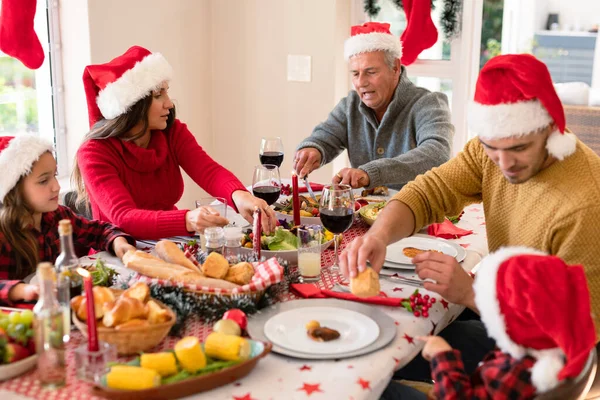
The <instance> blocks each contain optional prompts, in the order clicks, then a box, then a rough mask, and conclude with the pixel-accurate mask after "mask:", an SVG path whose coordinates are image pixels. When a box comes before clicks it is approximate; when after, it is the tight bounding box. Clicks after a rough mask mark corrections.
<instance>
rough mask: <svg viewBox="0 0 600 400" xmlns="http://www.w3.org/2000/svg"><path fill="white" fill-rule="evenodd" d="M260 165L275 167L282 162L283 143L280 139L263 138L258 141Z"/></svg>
mask: <svg viewBox="0 0 600 400" xmlns="http://www.w3.org/2000/svg"><path fill="white" fill-rule="evenodd" d="M259 158H260V163H261V164H263V165H265V164H272V165H277V167H281V163H282V162H283V142H282V141H281V138H280V137H264V138H262V139H261V141H260V153H259Z"/></svg>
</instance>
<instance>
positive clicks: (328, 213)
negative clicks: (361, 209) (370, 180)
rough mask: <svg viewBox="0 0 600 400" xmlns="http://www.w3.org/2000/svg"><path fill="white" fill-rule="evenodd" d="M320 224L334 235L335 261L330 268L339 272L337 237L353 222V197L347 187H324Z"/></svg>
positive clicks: (320, 206)
mask: <svg viewBox="0 0 600 400" xmlns="http://www.w3.org/2000/svg"><path fill="white" fill-rule="evenodd" d="M319 213H320V215H321V223H322V224H323V226H324V227H325V228H327V230H329V231H330V232H332V233H333V234H334V239H333V242H334V244H335V250H334V251H335V261H334V263H333V265H332V266H331V269H332V270H333V271H339V270H340V267H339V265H338V236H339V235H340V233H344V232H346V231H347V230H348V229H350V227H351V226H352V221H354V196H353V195H352V187H350V186H349V185H341V184H339V185H326V186H325V187H324V188H323V192H322V194H321V200H320V201H319Z"/></svg>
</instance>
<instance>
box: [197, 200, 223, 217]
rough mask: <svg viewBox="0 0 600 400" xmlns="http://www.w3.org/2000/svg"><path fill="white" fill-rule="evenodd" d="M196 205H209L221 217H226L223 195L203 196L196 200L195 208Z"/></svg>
mask: <svg viewBox="0 0 600 400" xmlns="http://www.w3.org/2000/svg"><path fill="white" fill-rule="evenodd" d="M198 207H210V208H212V209H213V210H215V211H216V212H218V213H219V215H220V216H221V217H223V218H227V200H225V199H224V198H223V197H203V198H201V199H200V200H196V208H198Z"/></svg>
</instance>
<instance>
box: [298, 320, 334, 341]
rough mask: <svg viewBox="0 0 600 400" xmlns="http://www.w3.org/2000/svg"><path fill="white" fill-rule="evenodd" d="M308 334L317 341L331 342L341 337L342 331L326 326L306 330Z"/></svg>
mask: <svg viewBox="0 0 600 400" xmlns="http://www.w3.org/2000/svg"><path fill="white" fill-rule="evenodd" d="M314 322H316V321H314ZM317 323H318V322H317ZM306 334H307V335H308V337H309V338H311V339H312V340H314V341H316V342H329V341H331V340H335V339H338V338H339V337H340V333H339V332H338V331H336V330H335V329H331V328H327V327H326V326H318V327H316V328H310V329H308V330H307V331H306Z"/></svg>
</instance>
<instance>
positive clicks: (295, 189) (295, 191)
mask: <svg viewBox="0 0 600 400" xmlns="http://www.w3.org/2000/svg"><path fill="white" fill-rule="evenodd" d="M292 207H293V210H294V225H300V197H298V175H296V173H295V172H293V173H292Z"/></svg>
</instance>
